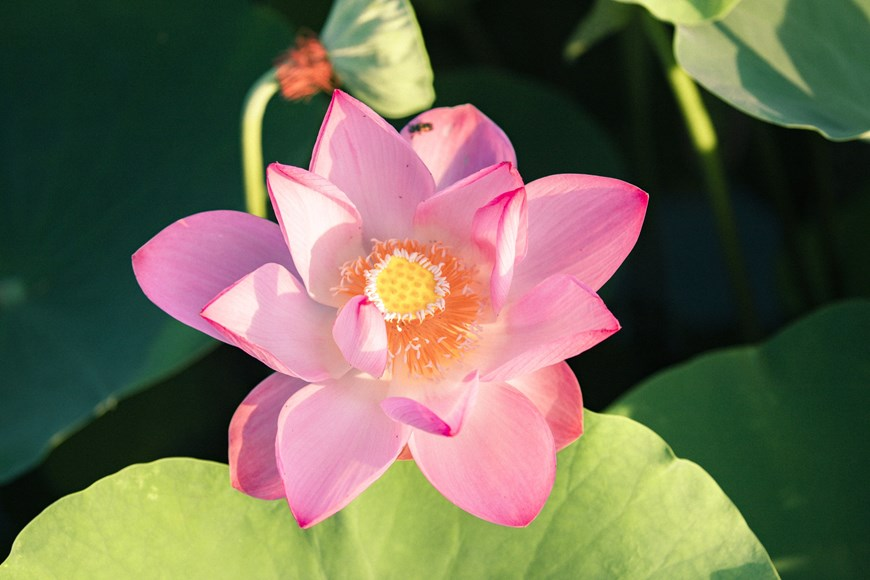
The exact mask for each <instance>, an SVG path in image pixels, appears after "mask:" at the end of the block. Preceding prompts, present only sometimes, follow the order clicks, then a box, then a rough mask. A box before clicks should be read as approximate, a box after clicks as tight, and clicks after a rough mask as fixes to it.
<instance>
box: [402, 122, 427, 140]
mask: <svg viewBox="0 0 870 580" xmlns="http://www.w3.org/2000/svg"><path fill="white" fill-rule="evenodd" d="M431 130H432V123H414V124H413V125H411V126H410V127H408V132H409V133H410V134H411V137H413V136H414V135H416V134H417V133H428V132H429V131H431Z"/></svg>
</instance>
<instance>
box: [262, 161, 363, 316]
mask: <svg viewBox="0 0 870 580" xmlns="http://www.w3.org/2000/svg"><path fill="white" fill-rule="evenodd" d="M266 181H267V185H268V186H269V196H270V197H271V198H272V206H273V207H274V208H275V215H276V216H277V217H278V222H279V223H280V224H281V230H282V231H283V232H284V237H285V239H286V240H287V246H288V247H289V248H290V253H291V254H292V255H293V262H294V264H296V268H297V269H298V270H299V276H300V278H301V279H302V282H303V283H304V284H305V287H306V288H308V293H309V294H310V295H311V297H312V298H314V299H315V300H317V301H318V302H320V303H321V304H327V305H329V306H339V305H340V301H338V299H337V298H336V297H335V295H334V294H333V293H332V291H331V289H332V288H334V287H335V286H337V285H338V282H339V280H340V279H341V275H340V271H341V266H342V265H343V264H344V263H345V262H347V261H348V260H352V259H354V258H357V257H359V256H364V255H365V254H366V253H367V252H366V251H365V250H364V249H363V243H362V218H360V214H359V212H358V211H357V210H356V208H355V207H354V206H353V204H352V203H351V202H350V200H349V199H348V198H347V196H346V195H345V194H344V193H343V192H342V191H341V190H339V189H338V188H337V187H336V186H335V185H333V184H332V183H330V182H329V181H327V180H326V179H324V178H323V177H321V176H319V175H316V174H314V173H311V172H309V171H306V170H304V169H300V168H298V167H291V166H289V165H281V164H279V163H272V164H271V165H269V168H268V170H267V177H266Z"/></svg>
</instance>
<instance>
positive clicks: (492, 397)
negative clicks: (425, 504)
mask: <svg viewBox="0 0 870 580" xmlns="http://www.w3.org/2000/svg"><path fill="white" fill-rule="evenodd" d="M408 446H409V447H410V449H411V453H412V454H413V456H414V460H415V461H416V462H417V465H419V466H420V471H422V472H423V474H424V475H425V476H426V479H428V480H429V481H430V483H432V485H433V486H435V488H436V489H437V490H438V491H440V492H441V493H442V494H443V495H444V497H446V498H447V499H448V500H450V501H451V502H453V503H454V504H456V505H457V506H459V507H460V508H462V509H464V510H465V511H467V512H469V513H471V514H473V515H475V516H477V517H479V518H482V519H484V520H487V521H490V522H493V523H496V524H500V525H504V526H516V527H521V526H526V525H528V524H529V523H530V522H531V521H532V520H533V519H535V516H537V515H538V512H540V511H541V508H542V507H543V506H544V503H545V502H546V501H547V497H548V496H549V495H550V490H551V489H552V487H553V480H554V478H555V474H556V449H555V446H554V444H553V434H552V433H551V432H550V428H549V427H548V426H547V422H546V421H545V420H544V418H543V417H542V416H541V414H540V413H539V412H538V410H537V409H536V408H535V406H534V405H533V404H532V402H531V401H529V400H528V399H527V398H526V397H525V396H524V395H523V394H522V393H520V392H519V391H517V390H516V389H514V388H513V387H511V386H510V385H507V384H501V383H490V384H486V385H483V386H482V387H481V389H480V391H479V393H478V400H477V404H476V405H475V406H474V408H473V409H472V411H471V413H469V415H468V417H467V418H466V420H465V425H464V426H463V428H462V431H461V432H460V433H459V434H458V435H456V436H455V437H440V436H438V435H431V434H429V433H425V432H422V431H415V432H414V434H413V436H412V437H411V440H410V441H409V444H408Z"/></svg>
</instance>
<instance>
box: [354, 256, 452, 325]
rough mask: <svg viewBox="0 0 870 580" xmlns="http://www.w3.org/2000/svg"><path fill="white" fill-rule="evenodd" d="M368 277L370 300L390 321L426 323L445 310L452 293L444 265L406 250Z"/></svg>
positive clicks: (372, 270)
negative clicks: (447, 299)
mask: <svg viewBox="0 0 870 580" xmlns="http://www.w3.org/2000/svg"><path fill="white" fill-rule="evenodd" d="M365 277H366V281H367V284H366V296H368V298H369V300H371V301H372V303H374V305H375V306H377V307H378V310H380V311H381V312H382V313H383V314H384V320H387V321H394V320H402V321H408V320H423V319H424V318H426V317H427V316H431V315H433V314H435V313H436V312H440V311H442V310H444V305H445V300H444V297H445V296H447V294H448V293H449V292H450V284H449V283H448V282H447V280H445V279H444V276H443V275H442V274H441V266H440V265H434V264H432V262H430V261H429V259H428V258H426V257H425V256H423V255H422V254H420V253H418V252H413V253H408V251H407V250H405V249H403V248H400V249H397V250H395V251H394V253H392V254H388V255H387V257H386V258H385V259H384V260H382V261H381V262H380V263H378V264H377V265H376V266H375V267H374V268H372V269H371V270H368V271H367V272H366V274H365Z"/></svg>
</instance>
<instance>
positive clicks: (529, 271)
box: [513, 175, 649, 296]
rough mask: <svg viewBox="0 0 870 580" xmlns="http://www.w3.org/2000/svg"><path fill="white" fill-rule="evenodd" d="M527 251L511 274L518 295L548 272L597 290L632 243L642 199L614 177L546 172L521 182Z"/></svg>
mask: <svg viewBox="0 0 870 580" xmlns="http://www.w3.org/2000/svg"><path fill="white" fill-rule="evenodd" d="M526 195H527V196H528V200H529V202H528V203H529V252H528V255H526V258H525V259H524V260H523V262H522V264H520V265H519V266H518V267H517V270H516V272H515V274H514V279H513V287H514V292H515V294H514V295H519V296H521V295H522V294H525V293H526V292H528V291H529V290H531V289H532V288H533V287H534V286H535V285H537V284H538V282H540V281H541V280H544V279H545V278H548V277H549V276H551V275H553V274H557V273H560V274H570V275H572V276H574V277H575V278H577V279H578V280H581V281H582V282H583V283H584V284H586V285H587V286H589V287H590V288H592V289H593V290H598V289H599V288H601V286H603V285H604V283H605V282H606V281H607V280H608V279H609V278H610V276H611V275H613V273H614V272H615V271H616V269H617V268H618V267H619V265H620V264H622V261H623V260H624V259H625V257H626V256H627V255H628V253H629V252H630V251H631V249H632V248H633V247H634V243H635V242H636V241H637V237H638V235H639V233H640V227H641V224H642V223H643V218H644V214H645V213H646V206H647V201H648V197H649V196H647V194H646V193H645V192H643V191H641V190H640V189H638V188H636V187H634V186H633V185H629V184H628V183H625V182H623V181H619V180H617V179H610V178H607V177H596V176H593V175H552V176H550V177H544V178H543V179H538V180H537V181H533V182H532V183H529V184H528V185H526Z"/></svg>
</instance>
